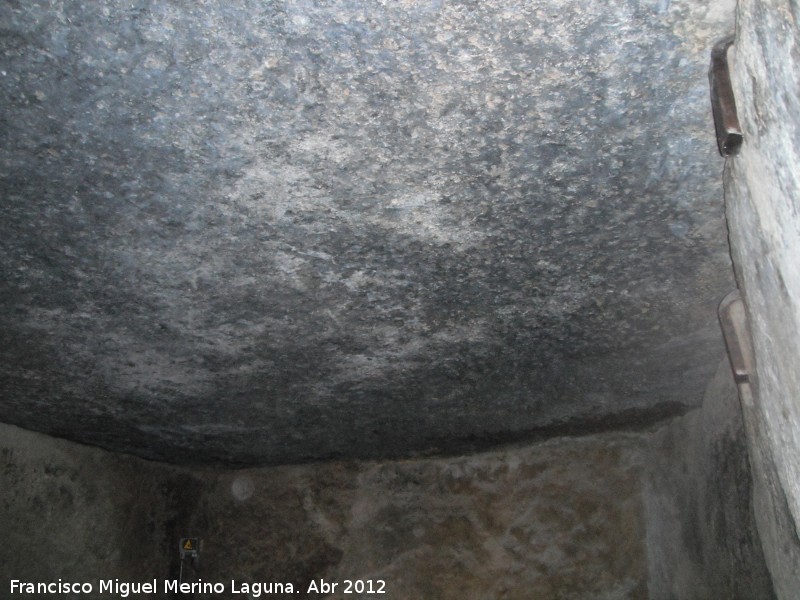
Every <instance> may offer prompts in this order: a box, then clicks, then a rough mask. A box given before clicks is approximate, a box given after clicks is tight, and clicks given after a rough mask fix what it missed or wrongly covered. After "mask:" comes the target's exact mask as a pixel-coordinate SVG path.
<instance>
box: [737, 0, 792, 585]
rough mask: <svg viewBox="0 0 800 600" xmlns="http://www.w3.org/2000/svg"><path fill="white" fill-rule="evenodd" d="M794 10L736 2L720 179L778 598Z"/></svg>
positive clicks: (785, 545)
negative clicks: (728, 133)
mask: <svg viewBox="0 0 800 600" xmlns="http://www.w3.org/2000/svg"><path fill="white" fill-rule="evenodd" d="M798 18H800V9H799V8H798V5H797V3H796V2H788V1H781V0H774V1H760V0H741V1H740V2H739V5H738V19H737V23H738V25H737V41H736V44H735V46H734V48H733V50H732V52H731V55H732V58H733V66H734V67H733V85H734V91H735V92H736V95H737V98H736V100H737V105H738V108H739V117H740V120H741V122H742V129H743V131H744V139H745V141H744V145H743V147H742V151H741V154H740V155H739V156H738V157H737V158H736V159H735V160H732V161H730V163H729V164H728V168H727V170H726V177H725V193H726V203H727V208H728V215H729V221H730V230H731V249H732V254H733V259H734V263H735V265H736V272H737V279H738V280H739V283H740V286H741V288H742V293H743V296H744V301H745V304H746V306H747V311H748V317H749V322H750V329H751V331H752V338H753V347H754V351H755V358H756V363H757V365H756V373H755V377H754V380H753V384H752V390H751V392H752V409H751V410H750V417H751V419H752V430H751V431H752V434H753V435H752V442H753V445H754V448H753V453H752V456H753V459H754V462H755V464H756V465H757V466H756V470H757V472H756V473H755V474H754V475H755V478H756V480H757V482H759V486H758V488H757V489H760V492H761V493H760V496H759V503H760V507H759V508H760V510H759V511H758V513H757V514H758V515H759V517H760V518H761V521H760V522H759V528H760V529H761V535H762V539H764V542H765V553H766V557H767V561H768V564H769V567H770V570H771V572H772V574H773V577H774V578H775V582H776V591H778V595H779V597H781V598H795V597H797V590H798V589H800V535H798V533H799V532H800V461H798V456H800V368H798V365H800V260H799V259H798V257H800V203H798V198H800V168H798V165H799V164H800V117H798V115H800V91H799V90H800V28H799V27H798Z"/></svg>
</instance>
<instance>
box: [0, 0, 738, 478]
mask: <svg viewBox="0 0 800 600" xmlns="http://www.w3.org/2000/svg"><path fill="white" fill-rule="evenodd" d="M731 26H732V4H731V3H730V2H729V1H727V0H726V1H723V2H711V3H709V2H705V1H702V2H701V1H700V0H684V1H673V2H670V1H669V0H652V1H644V0H642V1H634V0H604V1H601V2H592V3H586V2H582V1H578V0H571V1H568V2H554V1H546V0H531V1H528V0H526V1H524V2H523V1H514V0H504V1H500V0H491V1H481V2H473V1H466V0H465V1H460V2H450V1H436V0H431V1H420V2H395V1H386V2H370V3H363V2H348V1H339V2H300V1H298V2H285V3H284V2H274V3H267V2H261V1H258V2H256V1H250V2H243V3H235V4H230V3H225V2H221V1H208V2H196V1H194V0H191V1H190V0H182V1H172V2H166V1H155V2H152V1H147V2H144V1H141V0H125V1H124V2H123V1H121V0H119V1H117V0H101V1H97V2H78V1H64V2H46V1H25V2H17V1H10V2H4V3H3V4H2V6H0V34H1V35H0V61H1V63H2V64H1V65H0V123H1V124H2V126H0V202H2V220H0V269H2V283H1V284H0V332H1V333H0V394H1V395H2V396H1V397H2V400H0V420H2V421H5V422H11V423H16V424H20V425H23V426H25V427H29V428H33V429H38V430H42V431H47V432H51V433H54V434H57V435H62V436H69V437H71V438H74V439H78V440H81V441H85V442H89V443H92V444H98V445H102V446H105V447H108V448H115V449H119V450H124V451H129V452H135V453H138V454H140V455H144V456H148V457H153V458H158V459H162V460H170V461H178V462H202V461H223V462H229V463H240V464H245V463H246V464H268V463H280V462H294V461H302V460H307V459H312V458H321V457H322V458H324V457H336V456H342V457H353V456H355V457H379V456H402V455H408V454H411V453H418V452H441V451H444V452H449V451H458V450H462V449H467V448H475V447H479V446H482V445H485V444H488V443H493V442H498V441H508V440H512V439H522V438H529V437H531V436H534V435H548V434H552V433H553V432H558V431H562V432H563V431H566V430H571V431H573V430H578V431H580V430H587V429H597V428H603V427H610V426H618V425H629V424H632V423H641V422H648V421H652V420H654V419H658V418H661V417H663V416H664V415H666V414H673V413H675V412H676V411H680V410H683V409H685V408H686V407H689V406H694V405H697V404H698V403H699V401H700V398H701V396H702V390H703V387H704V385H705V382H706V381H707V379H708V378H709V377H710V375H711V373H712V372H713V370H714V367H715V359H710V358H709V357H716V356H717V355H718V353H719V349H720V347H721V346H720V336H719V332H718V328H717V325H716V322H715V313H714V308H715V306H716V303H717V302H718V300H719V298H721V297H722V296H723V295H724V294H725V293H726V292H727V291H728V290H729V289H730V287H731V286H732V283H731V274H730V267H729V259H728V256H727V247H726V243H725V231H724V224H723V221H722V207H721V191H720V186H719V181H718V176H719V172H720V168H721V166H720V163H719V159H718V157H716V156H715V146H714V141H713V127H712V124H711V119H710V115H709V108H708V89H707V81H706V75H705V72H706V68H707V63H708V50H709V48H710V46H711V44H712V42H713V41H714V40H715V39H716V38H717V37H719V36H720V35H723V34H724V33H727V32H728V30H729V28H730V27H731Z"/></svg>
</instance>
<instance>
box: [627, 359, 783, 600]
mask: <svg viewBox="0 0 800 600" xmlns="http://www.w3.org/2000/svg"><path fill="white" fill-rule="evenodd" d="M649 441H650V450H649V453H648V454H647V455H646V458H645V459H644V461H643V462H644V464H645V468H644V469H643V485H642V488H643V489H642V493H643V502H644V506H645V508H644V513H645V519H646V530H647V568H648V589H649V594H648V598H649V599H650V600H673V599H675V598H680V599H681V600H706V599H708V598H741V599H744V598H747V599H749V600H757V599H763V600H772V599H773V598H775V592H774V589H773V584H772V580H771V578H770V574H769V571H768V570H767V565H766V563H765V562H764V554H763V551H762V544H761V538H760V537H759V532H758V529H757V527H756V517H755V511H756V510H762V507H761V506H759V505H757V503H756V502H755V501H754V497H753V480H752V477H751V468H750V461H749V457H748V448H747V436H746V435H745V425H744V421H743V419H742V410H741V406H740V403H739V394H738V392H737V389H736V384H735V383H734V381H733V375H732V373H731V369H730V365H729V364H728V360H727V358H725V359H723V362H722V363H721V364H720V366H719V368H718V370H717V374H716V376H715V377H714V379H713V380H712V381H711V383H710V384H709V386H708V388H707V389H706V393H705V396H704V399H703V405H702V407H700V408H699V409H697V410H693V411H691V412H690V413H688V414H687V415H685V416H683V417H679V418H677V419H674V420H672V421H671V422H669V423H667V424H666V425H664V427H662V428H661V429H659V430H658V431H657V432H655V433H654V434H653V435H652V437H650V438H649Z"/></svg>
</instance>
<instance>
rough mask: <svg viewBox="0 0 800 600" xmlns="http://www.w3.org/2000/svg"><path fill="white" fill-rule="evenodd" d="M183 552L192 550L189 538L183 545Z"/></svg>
mask: <svg viewBox="0 0 800 600" xmlns="http://www.w3.org/2000/svg"><path fill="white" fill-rule="evenodd" d="M183 549H184V550H191V549H192V540H191V538H190V539H188V540H186V543H185V544H184V545H183Z"/></svg>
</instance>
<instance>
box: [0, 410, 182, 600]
mask: <svg viewBox="0 0 800 600" xmlns="http://www.w3.org/2000/svg"><path fill="white" fill-rule="evenodd" d="M167 474H171V475H176V474H177V473H176V472H173V471H172V470H171V469H169V468H164V467H158V466H156V465H152V464H149V463H146V462H144V461H141V460H137V459H131V458H127V457H123V456H120V455H115V454H111V453H108V452H104V451H101V450H97V449H94V448H88V447H85V446H80V445H77V444H74V443H72V442H67V441H64V440H57V439H55V438H50V437H48V436H45V435H41V434H36V433H32V432H29V431H25V430H22V429H18V428H16V427H12V426H9V425H0V536H1V537H2V543H0V596H2V597H4V598H9V597H11V596H10V595H9V594H10V580H12V579H17V580H20V581H28V582H58V580H59V579H62V580H63V582H92V583H93V585H94V589H95V590H97V587H98V583H97V581H98V579H113V578H120V579H123V580H136V581H147V580H149V579H152V578H153V577H158V578H162V577H166V576H167V575H168V569H169V566H168V565H169V562H168V553H169V546H170V544H171V543H172V540H171V539H170V538H171V535H170V534H171V533H172V532H171V531H170V524H172V523H175V522H176V520H177V519H179V517H178V515H179V513H181V512H182V511H183V503H182V501H181V499H180V493H179V490H180V488H179V487H178V486H175V485H172V484H173V483H175V482H177V481H179V479H180V478H175V477H166V475H167ZM17 597H19V596H17ZM25 597H31V596H25ZM36 597H43V596H36ZM51 597H52V598H57V599H58V600H62V599H66V598H83V599H84V600H85V599H86V596H85V595H74V594H56V595H53V596H51Z"/></svg>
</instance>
